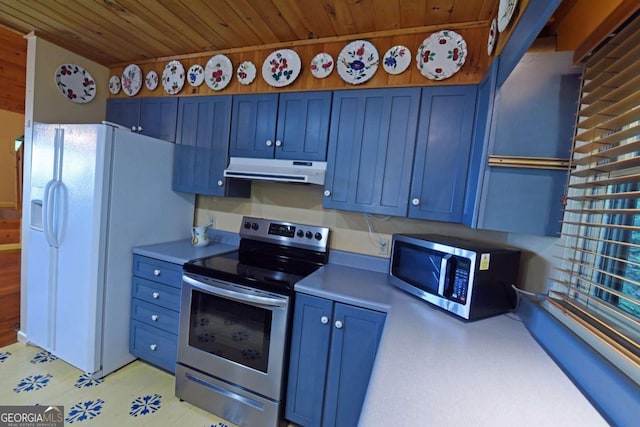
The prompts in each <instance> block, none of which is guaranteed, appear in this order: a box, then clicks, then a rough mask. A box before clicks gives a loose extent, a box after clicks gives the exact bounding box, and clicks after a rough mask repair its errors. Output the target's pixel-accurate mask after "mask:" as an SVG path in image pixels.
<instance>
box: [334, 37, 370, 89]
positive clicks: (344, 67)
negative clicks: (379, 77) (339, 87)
mask: <svg viewBox="0 0 640 427" xmlns="http://www.w3.org/2000/svg"><path fill="white" fill-rule="evenodd" d="M379 59H380V58H379V56H378V50H377V49H376V48H375V46H374V45H373V44H371V43H370V42H368V41H366V40H356V41H353V42H351V43H349V44H347V45H346V46H345V47H344V48H343V49H342V51H341V52H340V54H339V55H338V64H337V67H338V75H339V76H340V77H341V78H342V80H344V81H345V82H347V83H351V84H353V85H357V84H361V83H364V82H366V81H367V80H369V79H370V78H371V77H373V75H374V74H375V73H376V71H377V70H378V63H379Z"/></svg>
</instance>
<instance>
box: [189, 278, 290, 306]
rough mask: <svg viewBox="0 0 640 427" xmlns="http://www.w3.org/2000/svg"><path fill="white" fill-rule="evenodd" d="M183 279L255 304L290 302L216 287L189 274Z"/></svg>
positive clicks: (218, 293)
mask: <svg viewBox="0 0 640 427" xmlns="http://www.w3.org/2000/svg"><path fill="white" fill-rule="evenodd" d="M182 281H184V282H185V283H187V284H189V285H191V286H193V287H195V288H198V289H200V290H202V291H204V292H207V293H209V294H214V295H218V296H220V297H224V298H229V299H231V300H234V301H239V302H245V303H249V304H254V305H262V306H265V307H285V306H286V305H287V304H288V301H287V300H286V299H284V298H269V297H261V296H257V295H250V294H245V293H244V292H238V291H232V290H229V289H222V288H219V287H216V286H215V285H210V284H207V283H203V282H200V281H199V280H195V279H192V278H191V277H189V276H182Z"/></svg>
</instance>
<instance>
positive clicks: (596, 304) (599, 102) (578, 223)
mask: <svg viewBox="0 0 640 427" xmlns="http://www.w3.org/2000/svg"><path fill="white" fill-rule="evenodd" d="M563 222H564V224H563V231H562V240H561V241H562V245H563V246H564V256H563V261H562V266H561V267H560V268H559V274H557V277H555V279H554V286H553V290H552V291H551V293H550V296H551V298H550V299H549V300H548V301H549V304H551V305H552V306H554V307H555V308H556V309H558V310H557V311H558V312H559V313H561V315H562V316H565V317H567V318H571V319H572V320H573V321H575V323H576V324H579V325H581V327H582V328H584V329H585V330H586V331H588V333H589V334H590V335H591V336H595V337H597V338H598V340H600V343H603V344H604V346H603V347H606V348H607V349H608V350H611V352H612V353H615V354H617V355H618V356H620V357H621V358H622V359H625V360H628V361H630V362H631V364H632V365H634V366H635V370H637V369H638V366H640V18H639V17H635V18H633V19H631V20H630V22H629V23H627V24H626V25H625V26H624V27H623V29H622V30H620V31H619V32H618V33H617V34H615V35H613V36H612V37H610V38H609V40H608V41H607V42H606V43H605V44H604V45H603V46H601V47H600V48H599V50H597V51H596V52H595V53H594V54H593V55H591V57H590V58H589V59H588V60H587V61H586V63H585V65H584V70H583V76H582V92H581V96H580V105H579V108H578V119H577V121H576V132H575V137H574V145H573V153H572V169H571V172H570V179H569V183H568V190H567V206H566V209H565V215H564V221H563ZM608 350H607V351H608Z"/></svg>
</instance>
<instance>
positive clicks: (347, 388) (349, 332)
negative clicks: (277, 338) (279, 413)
mask: <svg viewBox="0 0 640 427" xmlns="http://www.w3.org/2000/svg"><path fill="white" fill-rule="evenodd" d="M385 318H386V315H385V314H384V313H381V312H378V311H374V310H369V309H366V308H361V307H356V306H351V305H347V304H342V303H336V302H333V301H330V300H327V299H324V298H318V297H314V296H309V295H305V294H297V296H296V307H295V311H294V321H293V331H292V339H291V358H290V365H289V379H288V387H287V405H286V411H285V416H286V418H287V419H288V420H290V421H292V422H295V423H297V424H300V425H302V426H305V427H307V426H355V425H357V423H358V418H359V417H360V411H361V409H362V404H363V402H364V397H365V394H366V391H367V386H368V384H369V377H370V376H371V371H372V369H373V363H374V360H375V356H376V351H377V349H378V344H379V342H380V336H381V335H382V329H383V327H384V322H385Z"/></svg>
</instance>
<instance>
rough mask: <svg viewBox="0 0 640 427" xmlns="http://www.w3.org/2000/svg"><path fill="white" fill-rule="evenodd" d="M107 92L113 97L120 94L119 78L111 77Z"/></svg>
mask: <svg viewBox="0 0 640 427" xmlns="http://www.w3.org/2000/svg"><path fill="white" fill-rule="evenodd" d="M109 92H111V93H112V94H114V95H115V94H117V93H118V92H120V77H118V76H111V78H110V79H109Z"/></svg>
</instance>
